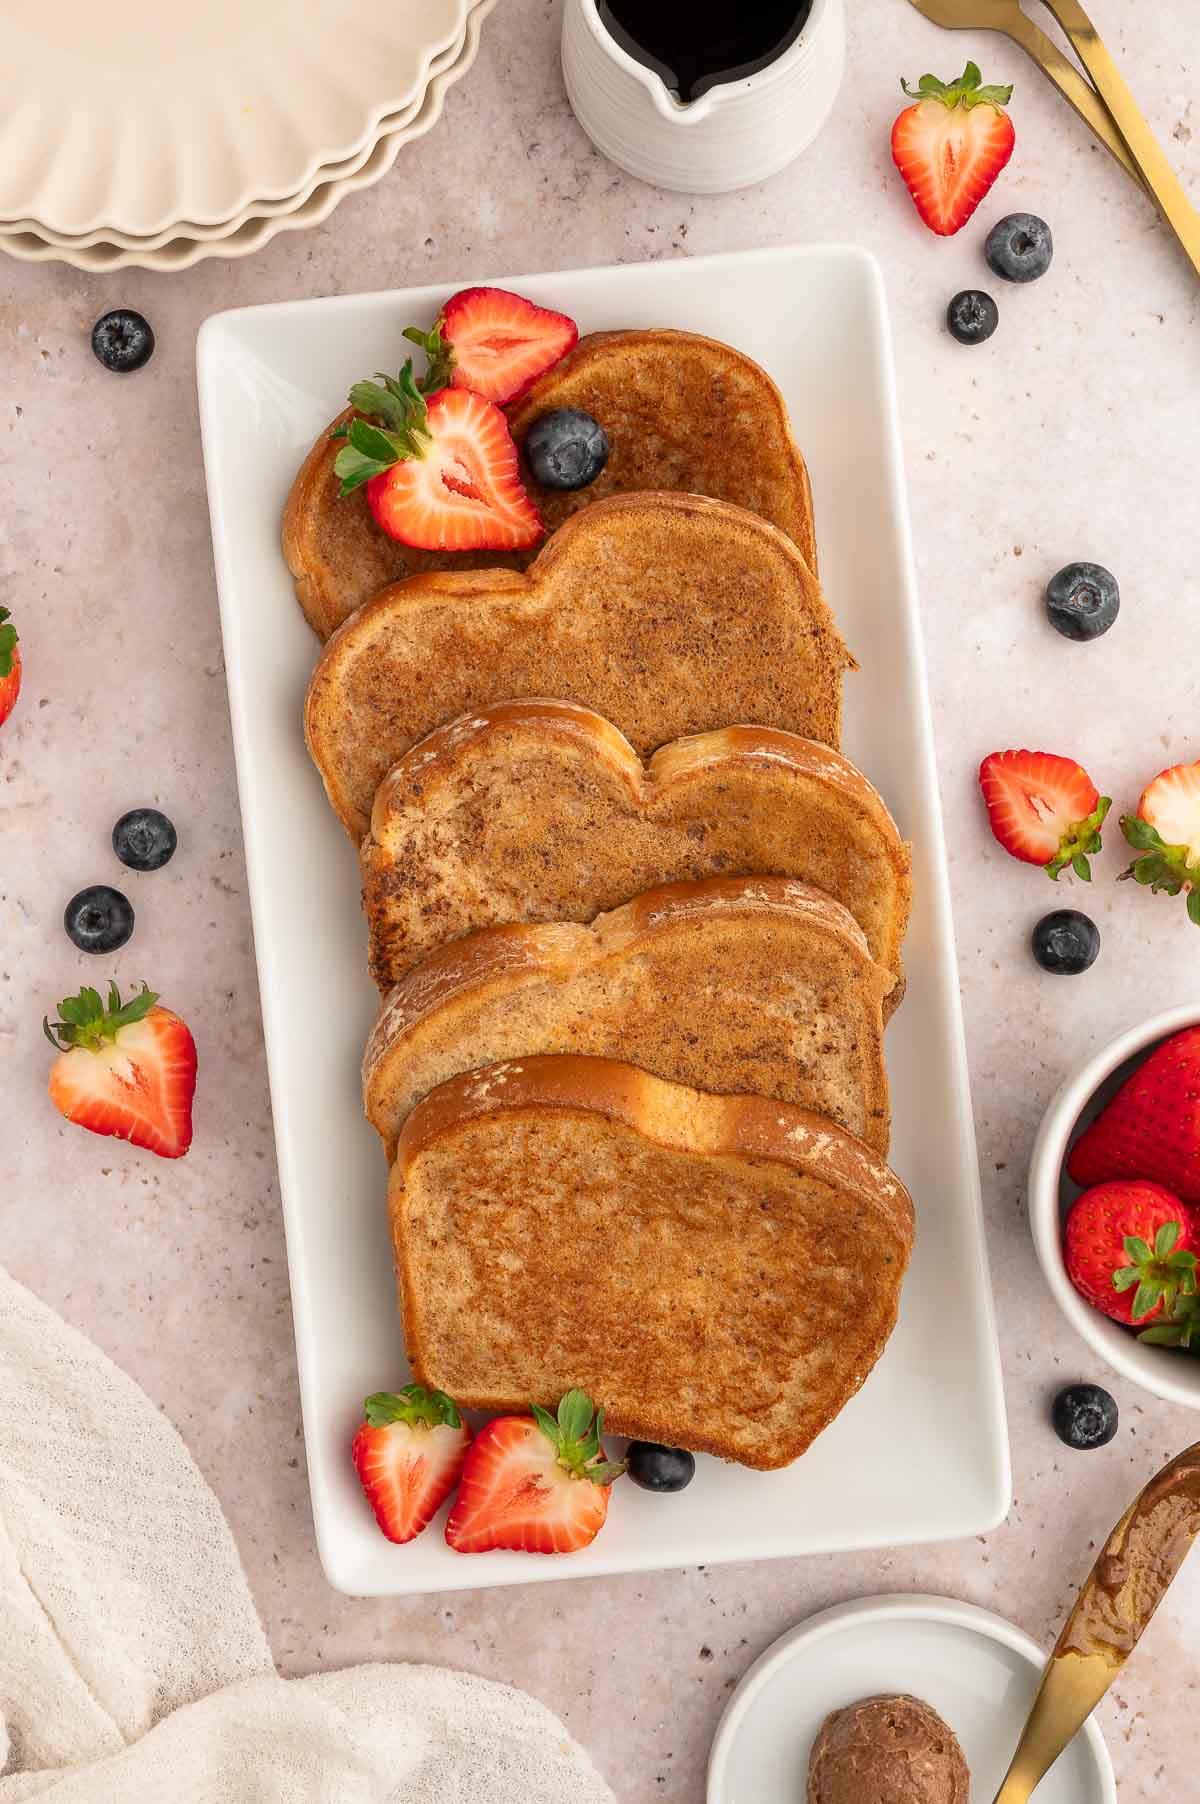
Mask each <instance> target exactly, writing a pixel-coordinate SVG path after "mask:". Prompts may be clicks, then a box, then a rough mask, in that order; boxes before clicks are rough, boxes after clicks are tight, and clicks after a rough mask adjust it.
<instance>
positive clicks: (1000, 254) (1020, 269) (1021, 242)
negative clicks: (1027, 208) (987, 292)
mask: <svg viewBox="0 0 1200 1804" xmlns="http://www.w3.org/2000/svg"><path fill="white" fill-rule="evenodd" d="M983 254H984V256H985V257H986V258H987V262H988V268H989V269H990V270H991V271H992V273H993V275H997V276H1001V277H1003V279H1004V280H1005V281H1006V282H1036V281H1037V279H1038V277H1039V276H1044V275H1045V273H1046V271H1047V270H1048V269H1049V267H1050V259H1051V258H1052V257H1053V255H1054V240H1053V238H1052V237H1051V236H1050V227H1049V226H1048V225H1047V224H1046V222H1045V220H1044V219H1039V218H1038V216H1037V214H1036V213H1009V214H1008V215H1007V217H1006V218H1004V219H998V220H997V221H996V224H995V225H994V226H993V227H992V229H991V231H990V232H989V233H988V235H987V243H986V244H985V245H984V247H983Z"/></svg>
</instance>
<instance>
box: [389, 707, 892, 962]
mask: <svg viewBox="0 0 1200 1804" xmlns="http://www.w3.org/2000/svg"><path fill="white" fill-rule="evenodd" d="M361 859H362V873H363V904H364V907H365V910H366V914H367V921H368V926H369V929H370V936H371V950H370V958H371V970H372V974H373V976H374V978H375V981H376V983H377V984H378V985H379V987H380V989H381V990H387V989H388V988H390V986H391V985H392V984H393V983H396V982H398V981H399V979H400V978H401V977H402V976H403V975H404V973H405V971H407V970H409V969H410V968H411V967H412V965H414V964H416V963H417V962H419V960H420V959H421V958H423V957H427V956H428V955H429V953H430V952H432V951H433V950H435V949H436V947H437V946H439V945H441V944H444V943H445V942H447V941H449V940H453V939H458V938H461V937H462V936H463V935H464V934H467V933H471V932H474V931H477V930H478V929H480V928H483V927H488V926H496V925H500V924H503V923H504V922H507V921H525V922H541V921H557V920H568V921H590V920H591V919H593V917H594V916H595V915H597V914H598V913H600V912H601V911H602V910H603V909H607V908H614V907H617V906H618V905H619V904H620V903H621V902H623V901H625V900H627V899H628V898H629V897H630V896H633V895H636V894H638V893H639V892H641V891H642V890H645V889H649V888H651V887H652V886H654V885H656V884H660V883H669V882H673V881H678V880H681V879H685V878H687V879H693V880H695V879H699V878H703V877H708V876H716V875H718V874H724V873H737V874H746V875H755V876H769V875H774V876H782V877H794V878H798V879H799V880H800V881H802V882H807V883H812V884H815V885H816V886H817V887H818V888H822V889H825V890H827V891H828V892H829V893H830V894H831V895H832V896H833V897H834V898H835V900H837V901H839V902H841V903H842V904H843V906H844V907H846V908H848V909H849V910H850V912H851V913H852V914H853V915H854V916H855V918H856V920H857V921H858V923H859V925H860V927H862V929H863V931H864V932H865V933H866V935H867V939H868V942H869V943H870V946H871V952H872V955H873V957H874V958H875V959H876V961H877V962H878V963H879V964H882V965H885V966H887V967H888V969H890V970H892V971H893V972H895V973H896V974H897V976H898V975H899V972H900V948H901V943H902V941H903V938H904V933H905V929H906V926H907V922H908V911H909V905H910V899H911V887H912V885H911V876H910V867H911V858H910V852H909V848H908V846H907V845H906V844H905V842H904V841H903V840H902V839H901V837H900V834H899V832H898V831H897V828H896V824H895V822H894V821H893V820H892V817H891V815H890V814H889V812H888V809H887V806H886V804H885V803H884V801H883V798H882V797H881V796H880V795H879V793H878V791H877V790H876V789H874V787H873V786H872V785H871V784H870V783H869V782H868V781H867V779H866V777H864V776H863V775H862V773H861V772H860V771H858V770H856V768H855V767H854V765H852V764H851V763H850V761H849V760H848V759H846V758H844V757H842V755H841V754H840V753H839V752H835V751H833V750H832V749H831V748H830V747H829V746H823V745H818V744H817V743H816V742H815V741H813V740H809V739H801V738H800V737H798V736H797V735H796V734H794V733H785V732H781V731H779V730H778V729H776V728H772V727H752V726H734V727H725V728H722V729H719V730H717V731H715V732H711V733H702V734H696V735H694V736H692V737H690V738H686V739H678V740H675V741H674V742H673V743H672V744H670V745H666V746H661V747H660V748H659V749H658V751H656V752H655V753H654V755H653V757H651V758H650V759H649V760H648V761H647V762H646V763H643V761H642V760H641V759H640V758H639V757H638V755H637V753H636V752H635V751H634V749H633V747H632V746H631V745H630V744H629V741H628V740H627V739H626V738H625V737H624V735H623V734H622V733H620V732H619V731H618V730H617V728H616V727H614V726H613V725H612V723H611V722H610V721H607V720H605V719H603V718H602V716H600V715H598V714H595V713H593V712H592V711H591V710H590V709H588V708H583V707H578V706H575V705H573V704H572V703H569V702H560V701H553V700H543V699H540V698H530V699H526V700H520V701H505V702H498V703H495V704H493V705H492V706H490V707H486V708H480V709H478V710H477V711H476V712H475V713H473V714H468V715H464V716H461V717H460V718H459V719H458V720H456V721H452V722H450V723H449V724H448V725H446V726H443V727H438V728H436V729H435V730H434V732H432V733H431V734H429V736H428V737H427V738H426V739H423V740H422V741H421V742H420V743H419V744H418V745H415V746H414V747H413V748H412V749H411V750H410V751H409V752H407V753H406V754H405V756H404V757H403V758H401V759H400V761H399V763H398V764H396V765H394V766H393V767H392V769H391V771H389V773H388V775H387V776H386V777H385V778H384V780H383V782H382V783H381V784H380V786H379V788H378V790H377V791H376V793H375V802H374V806H373V809H372V814H371V832H370V833H369V834H368V836H367V838H366V839H365V840H364V841H363V844H362V851H361Z"/></svg>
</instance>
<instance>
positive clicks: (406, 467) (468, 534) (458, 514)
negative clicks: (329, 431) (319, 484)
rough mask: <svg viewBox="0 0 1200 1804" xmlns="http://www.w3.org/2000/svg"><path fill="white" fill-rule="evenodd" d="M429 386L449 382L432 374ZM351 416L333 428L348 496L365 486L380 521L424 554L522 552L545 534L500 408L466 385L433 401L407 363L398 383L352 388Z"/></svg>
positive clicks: (439, 391) (383, 379)
mask: <svg viewBox="0 0 1200 1804" xmlns="http://www.w3.org/2000/svg"><path fill="white" fill-rule="evenodd" d="M425 380H426V382H429V383H431V384H436V383H438V382H440V381H442V380H444V371H443V370H441V369H437V370H432V369H431V371H430V374H429V375H428V376H427V377H426V378H425ZM350 405H351V406H352V407H353V408H354V409H355V417H354V418H353V419H351V420H350V421H349V422H348V423H347V424H346V425H344V426H340V427H338V428H337V429H336V433H335V436H337V437H342V438H344V439H345V440H346V443H345V444H344V445H343V446H342V448H341V450H340V451H339V452H338V454H337V458H336V459H335V461H334V469H335V471H336V473H337V475H338V476H339V477H340V478H341V484H342V491H341V492H342V494H343V495H349V494H352V493H353V491H354V490H355V489H357V488H360V487H361V486H362V485H363V484H364V483H365V484H366V489H367V501H368V504H369V506H370V509H371V512H372V514H373V515H374V517H375V520H376V523H377V524H378V525H379V526H381V527H382V528H383V530H384V532H386V533H387V534H388V535H389V536H390V537H391V538H393V539H397V540H399V542H400V543H401V544H402V545H412V546H416V547H419V548H421V549H423V550H425V551H480V550H494V551H499V550H503V551H519V550H523V549H526V548H527V547H529V546H531V545H535V544H536V543H537V541H538V540H539V539H540V538H541V537H542V536H543V534H544V533H545V530H546V529H545V526H544V525H543V523H542V518H541V515H540V514H539V513H538V511H537V509H536V508H535V507H534V505H533V503H532V502H531V501H530V499H529V496H528V495H527V494H526V493H525V489H524V487H523V485H522V483H521V476H520V470H519V468H518V464H517V447H516V446H515V444H514V443H513V439H512V434H511V433H510V432H509V430H508V422H507V421H506V419H505V418H504V415H503V414H502V413H501V411H500V409H499V408H498V407H497V406H496V405H495V403H494V402H492V401H488V400H486V399H485V398H484V397H483V396H482V395H477V394H473V393H472V392H471V391H470V390H469V389H465V388H446V387H437V388H436V392H434V393H432V394H430V395H429V396H428V398H427V394H426V391H425V389H424V387H423V386H422V385H421V384H418V382H417V380H416V378H415V376H414V375H413V368H412V361H411V359H410V360H409V361H408V362H407V363H406V364H405V365H404V368H403V369H402V370H401V371H400V374H399V376H380V379H379V381H378V382H356V383H355V385H354V387H353V388H352V389H351V390H350Z"/></svg>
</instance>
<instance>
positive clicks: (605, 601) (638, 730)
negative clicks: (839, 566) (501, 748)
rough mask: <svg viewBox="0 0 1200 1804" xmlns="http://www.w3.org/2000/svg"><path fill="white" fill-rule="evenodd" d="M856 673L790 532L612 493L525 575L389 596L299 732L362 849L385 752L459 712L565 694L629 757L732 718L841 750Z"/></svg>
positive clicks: (352, 637)
mask: <svg viewBox="0 0 1200 1804" xmlns="http://www.w3.org/2000/svg"><path fill="white" fill-rule="evenodd" d="M853 667H854V661H853V659H852V658H851V656H850V654H849V652H848V651H847V650H846V647H845V645H844V644H843V642H842V639H841V635H840V634H839V632H838V630H837V627H836V625H835V624H834V620H833V616H832V614H831V613H830V611H829V608H828V605H827V604H826V601H825V598H824V596H823V595H822V594H821V590H820V587H819V585H818V583H817V581H816V578H815V577H814V576H813V574H812V572H811V570H810V569H809V567H808V565H807V564H806V563H805V561H804V559H803V558H802V557H801V555H800V553H799V552H798V551H797V550H796V547H795V545H794V544H793V543H792V541H791V539H789V538H788V537H787V536H786V534H784V533H782V532H779V531H778V530H777V529H776V528H775V527H773V526H768V525H767V524H766V523H765V521H763V520H760V519H758V518H757V516H756V515H754V514H750V513H747V512H746V511H745V509H743V508H738V507H732V506H730V504H729V503H728V502H723V501H707V500H704V499H702V498H701V497H699V496H695V495H677V494H644V495H618V496H614V497H613V498H612V499H611V500H608V501H601V502H597V504H596V505H595V506H594V507H589V508H586V509H585V510H584V511H583V512H582V513H579V514H577V515H576V516H575V517H574V518H573V519H571V520H569V521H567V523H566V524H565V525H564V526H562V527H561V528H560V529H559V531H558V532H556V533H555V535H554V537H553V538H552V539H551V540H550V542H549V544H548V545H547V546H546V548H545V549H544V550H543V552H542V553H541V556H540V557H539V558H538V559H537V562H536V563H535V564H533V565H532V566H531V568H530V569H529V571H528V572H525V573H522V572H519V571H505V570H466V571H462V572H459V573H456V574H451V573H446V572H430V573H428V574H426V575H424V576H412V577H409V578H408V579H407V580H406V581H405V582H400V583H394V584H393V585H392V587H391V588H389V589H384V590H383V591H382V592H381V593H380V594H379V595H377V596H376V597H375V598H374V600H373V601H369V602H368V603H367V605H366V606H365V607H363V608H360V609H359V610H358V612H357V613H356V614H354V615H352V616H351V618H350V619H349V620H347V621H346V622H345V624H344V625H343V626H341V627H340V628H339V629H338V631H337V632H336V633H335V634H334V635H333V637H332V638H331V639H330V641H329V643H328V644H327V645H326V647H325V649H324V651H323V652H322V654H321V657H320V659H319V661H318V663H317V667H316V670H315V671H314V673H313V677H312V681H311V682H310V684H309V689H308V694H307V697H306V700H305V709H304V730H305V736H306V738H307V741H308V748H309V751H310V752H311V753H312V756H313V759H314V760H315V762H316V765H317V768H318V769H319V770H320V772H321V776H322V778H323V780H324V783H325V788H326V791H327V792H328V795H329V799H330V802H331V803H332V804H333V807H334V809H335V811H336V812H337V814H338V816H339V818H340V819H341V821H342V823H343V825H344V826H345V827H346V830H347V832H349V833H350V834H351V836H352V837H353V838H354V839H355V841H356V842H359V841H361V840H362V838H363V837H364V835H365V834H366V832H367V829H368V827H369V825H370V819H371V805H372V802H373V801H374V797H375V791H376V789H377V788H378V787H379V784H380V782H381V781H382V779H383V777H384V776H385V775H386V773H387V772H388V771H389V770H390V769H391V767H392V765H393V764H394V763H395V762H396V760H397V759H398V758H400V757H402V756H403V754H404V753H405V752H406V751H408V749H409V748H410V747H411V746H413V745H414V744H415V743H416V742H417V740H419V739H423V738H424V737H425V735H426V734H427V733H429V732H432V730H433V728H434V727H437V726H441V725H442V724H443V723H444V722H446V721H450V720H453V719H455V717H456V716H458V715H460V714H463V713H465V712H466V711H468V710H470V709H476V708H481V707H485V706H487V705H488V704H490V703H492V702H497V701H504V700H507V699H508V698H509V697H511V696H519V695H553V696H558V697H561V698H562V699H563V700H564V701H571V702H578V703H581V704H583V705H584V706H585V707H589V708H593V709H595V710H596V711H597V712H598V713H600V714H603V715H605V716H606V717H607V718H608V719H609V720H611V721H613V722H614V723H615V725H616V726H617V727H618V728H619V729H620V730H621V732H623V733H624V734H625V736H626V738H627V739H628V740H629V741H630V742H631V744H632V745H633V747H634V749H635V750H636V751H637V752H638V753H640V754H645V753H647V752H650V751H653V750H654V748H655V747H656V746H659V745H662V744H664V743H665V742H666V741H667V740H670V739H678V738H679V737H680V736H681V735H682V734H685V733H697V732H706V731H708V730H709V729H711V728H714V727H723V726H727V725H728V723H729V722H730V721H731V720H741V721H749V722H752V723H755V724H758V725H762V726H773V727H782V728H785V729H787V730H788V731H790V732H796V733H801V734H803V735H805V736H806V737H808V738H810V739H816V740H820V741H822V742H823V743H825V744H827V745H833V746H836V745H837V743H838V740H839V738H840V734H841V704H842V678H843V674H844V673H845V671H846V670H847V669H851V668H853Z"/></svg>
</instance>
